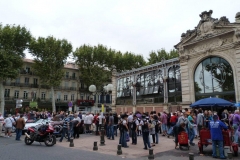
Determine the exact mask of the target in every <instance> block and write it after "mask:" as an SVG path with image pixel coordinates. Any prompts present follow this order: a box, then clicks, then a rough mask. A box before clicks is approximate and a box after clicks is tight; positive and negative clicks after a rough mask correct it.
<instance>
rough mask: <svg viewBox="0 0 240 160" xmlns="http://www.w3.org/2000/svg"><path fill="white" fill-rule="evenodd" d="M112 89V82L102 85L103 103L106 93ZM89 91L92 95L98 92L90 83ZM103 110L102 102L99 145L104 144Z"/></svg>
mask: <svg viewBox="0 0 240 160" xmlns="http://www.w3.org/2000/svg"><path fill="white" fill-rule="evenodd" d="M112 89H113V85H112V84H108V85H107V86H104V87H103V95H104V97H103V98H104V103H105V102H106V101H105V99H106V95H107V94H108V93H111V92H112ZM89 91H90V92H92V94H93V95H95V94H96V93H97V94H98V91H97V87H96V86H95V85H90V86H89ZM103 112H104V104H102V110H101V116H100V118H99V122H100V123H101V129H100V130H101V136H100V145H101V146H103V145H105V139H104V131H105V130H104V122H103V119H104V116H103Z"/></svg>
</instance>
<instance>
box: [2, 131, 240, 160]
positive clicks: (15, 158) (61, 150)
mask: <svg viewBox="0 0 240 160" xmlns="http://www.w3.org/2000/svg"><path fill="white" fill-rule="evenodd" d="M23 138H24V137H23V136H22V139H23ZM118 138H119V137H117V138H115V140H108V139H106V140H105V141H106V145H105V146H99V141H100V138H99V136H94V135H81V137H80V139H76V140H74V147H71V148H70V147H69V142H66V140H63V142H62V143H59V142H58V143H57V144H56V145H55V146H54V147H46V146H45V145H44V143H42V145H40V144H39V143H34V144H32V145H31V146H27V145H25V143H24V141H20V142H18V141H15V140H14V137H10V138H5V137H0V148H1V149H0V159H1V160H21V159H24V160H32V159H34V160H42V159H46V160H48V159H49V160H50V159H51V160H52V159H57V160H66V159H69V158H71V160H75V159H76V160H77V159H81V160H92V159H104V160H118V159H119V160H120V159H138V160H146V159H147V156H148V151H146V150H143V144H142V138H140V137H139V138H138V145H137V146H133V145H131V144H129V146H130V147H129V148H123V149H122V150H123V155H121V156H117V155H116V152H117V144H118ZM94 141H98V151H92V148H93V142H94ZM195 143H197V140H196V141H195ZM211 149H212V147H211V146H208V147H207V148H204V151H205V155H202V156H200V155H199V154H197V153H198V147H197V146H194V147H190V151H181V150H175V149H174V143H173V139H172V138H170V139H168V138H166V137H161V136H160V144H158V145H157V146H155V147H154V154H155V159H156V160H187V159H188V153H189V152H192V153H195V160H203V159H204V160H210V159H213V158H211V157H210V155H211ZM238 158H239V157H238ZM235 159H237V158H235Z"/></svg>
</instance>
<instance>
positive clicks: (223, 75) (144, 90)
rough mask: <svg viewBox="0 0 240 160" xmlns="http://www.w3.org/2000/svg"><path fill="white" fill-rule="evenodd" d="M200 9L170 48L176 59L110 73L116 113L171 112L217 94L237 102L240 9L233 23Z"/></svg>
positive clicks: (239, 96)
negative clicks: (195, 20) (196, 18)
mask: <svg viewBox="0 0 240 160" xmlns="http://www.w3.org/2000/svg"><path fill="white" fill-rule="evenodd" d="M212 13H213V11H212V10H210V11H208V12H207V11H205V12H202V13H201V14H200V21H199V23H198V24H197V26H196V27H195V29H193V30H188V31H187V32H186V33H182V35H181V40H180V42H179V43H178V44H176V45H175V46H174V47H175V48H176V49H177V50H178V52H179V58H174V59H170V60H164V59H163V60H162V61H161V62H159V63H156V64H153V65H149V66H145V67H141V68H138V69H132V70H130V71H126V72H122V73H117V72H116V71H115V70H114V71H113V74H112V83H113V85H114V86H115V87H114V89H113V91H112V99H113V101H112V109H113V110H115V111H116V112H117V113H120V112H135V111H140V112H150V111H153V110H155V111H156V112H162V111H168V112H173V111H176V110H179V109H182V108H188V107H189V106H190V105H191V104H192V103H194V102H195V101H197V100H199V99H202V98H207V97H219V98H223V99H226V100H229V101H231V102H239V101H240V95H239V93H240V83H239V82H240V12H238V13H237V14H236V16H235V22H233V23H230V22H229V20H228V18H227V17H221V18H219V19H217V18H212Z"/></svg>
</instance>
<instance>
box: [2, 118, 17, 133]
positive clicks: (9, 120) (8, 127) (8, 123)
mask: <svg viewBox="0 0 240 160" xmlns="http://www.w3.org/2000/svg"><path fill="white" fill-rule="evenodd" d="M13 122H15V121H14V119H13V118H12V117H11V114H9V115H8V118H6V119H5V120H4V123H5V125H4V126H5V136H6V137H11V136H12V135H11V132H12V127H13Z"/></svg>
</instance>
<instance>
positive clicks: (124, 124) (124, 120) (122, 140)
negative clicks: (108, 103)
mask: <svg viewBox="0 0 240 160" xmlns="http://www.w3.org/2000/svg"><path fill="white" fill-rule="evenodd" d="M127 118H128V115H126V114H125V115H123V116H122V121H120V130H121V132H120V134H121V135H120V139H119V144H121V145H122V147H124V148H128V146H127V132H128V130H129V129H128V125H127Z"/></svg>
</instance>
